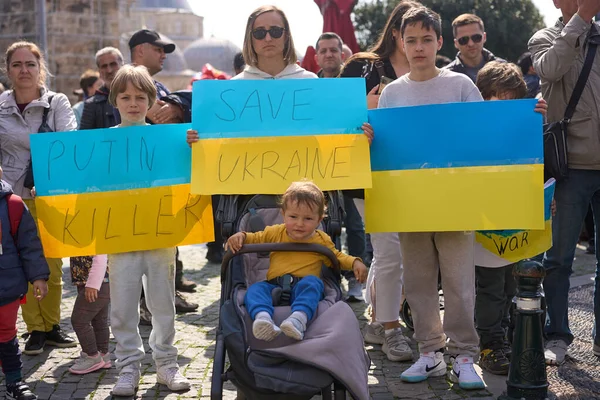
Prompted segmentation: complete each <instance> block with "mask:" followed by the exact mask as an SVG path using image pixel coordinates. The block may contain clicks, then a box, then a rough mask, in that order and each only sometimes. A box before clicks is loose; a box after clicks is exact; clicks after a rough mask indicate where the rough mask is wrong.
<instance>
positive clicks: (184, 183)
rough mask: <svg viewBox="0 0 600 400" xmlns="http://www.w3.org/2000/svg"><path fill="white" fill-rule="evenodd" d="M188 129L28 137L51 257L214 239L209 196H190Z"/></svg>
mask: <svg viewBox="0 0 600 400" xmlns="http://www.w3.org/2000/svg"><path fill="white" fill-rule="evenodd" d="M187 127H189V126H186V125H183V124H182V125H159V126H139V127H128V128H119V129H101V130H93V131H73V132H51V133H36V134H32V135H30V141H31V149H32V159H33V168H34V177H35V182H36V191H37V193H38V196H37V197H36V209H37V218H38V226H39V233H40V238H41V240H42V244H43V247H44V254H45V255H46V256H47V257H53V258H58V257H71V256H81V255H94V254H105V253H108V254H111V253H120V252H128V251H141V250H151V249H157V248H165V247H175V246H178V245H185V244H193V243H203V242H209V241H212V240H214V230H213V214H212V205H211V199H210V197H209V196H198V195H192V194H190V185H189V182H190V158H191V156H190V149H189V147H188V145H187V144H186V142H185V131H186V128H187Z"/></svg>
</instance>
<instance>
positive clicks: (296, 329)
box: [279, 315, 306, 340]
mask: <svg viewBox="0 0 600 400" xmlns="http://www.w3.org/2000/svg"><path fill="white" fill-rule="evenodd" d="M279 328H281V331H282V332H283V334H284V335H285V336H287V337H289V338H292V339H295V340H302V339H304V331H306V326H305V325H304V324H302V321H300V320H298V319H296V318H294V317H293V316H291V315H290V316H289V317H287V318H286V319H285V320H284V321H283V322H282V323H281V325H279Z"/></svg>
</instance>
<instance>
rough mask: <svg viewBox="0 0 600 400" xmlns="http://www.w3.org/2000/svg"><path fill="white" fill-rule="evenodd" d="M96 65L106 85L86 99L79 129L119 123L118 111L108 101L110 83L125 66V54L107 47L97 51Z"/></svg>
mask: <svg viewBox="0 0 600 400" xmlns="http://www.w3.org/2000/svg"><path fill="white" fill-rule="evenodd" d="M96 65H97V66H98V71H99V72H100V78H101V79H102V80H103V81H104V85H103V86H102V87H101V88H100V89H98V90H97V91H96V94H94V95H93V96H92V97H90V98H89V99H87V100H86V101H85V104H84V105H83V114H82V116H81V123H80V125H79V129H81V130H84V129H101V128H111V127H113V126H115V125H117V124H118V123H119V120H120V117H119V116H118V111H117V109H115V108H114V107H113V106H111V105H110V104H109V103H108V94H109V91H110V85H111V83H112V81H113V79H114V78H115V75H116V74H117V71H118V70H119V69H120V68H121V67H122V66H123V54H121V52H120V51H119V49H116V48H114V47H105V48H103V49H101V50H99V51H98V52H97V53H96Z"/></svg>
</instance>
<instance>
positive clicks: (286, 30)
mask: <svg viewBox="0 0 600 400" xmlns="http://www.w3.org/2000/svg"><path fill="white" fill-rule="evenodd" d="M242 53H243V55H244V60H245V61H246V65H247V66H246V68H245V69H244V71H243V72H242V73H241V74H239V75H237V76H236V77H234V78H233V79H298V78H299V79H302V78H317V76H316V75H315V74H313V73H312V72H309V71H307V70H305V69H304V68H302V67H300V66H298V65H297V64H296V61H297V57H296V49H295V48H294V40H293V39H292V34H291V32H290V24H289V23H288V20H287V18H286V16H285V14H284V12H283V11H282V10H280V9H279V8H277V7H275V6H261V7H259V8H257V9H256V10H254V11H253V12H252V14H250V17H249V18H248V24H247V25H246V34H245V36H244V48H243V50H242Z"/></svg>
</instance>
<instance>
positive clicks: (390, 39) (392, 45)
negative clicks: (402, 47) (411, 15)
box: [344, 0, 423, 65]
mask: <svg viewBox="0 0 600 400" xmlns="http://www.w3.org/2000/svg"><path fill="white" fill-rule="evenodd" d="M413 7H423V5H422V4H421V3H419V2H418V1H411V0H406V1H404V0H403V1H401V2H400V3H398V5H397V6H396V7H395V8H394V10H393V11H392V13H391V14H390V17H389V18H388V20H387V22H386V23H385V26H384V28H383V31H382V32H381V34H380V35H379V38H378V39H377V42H375V44H374V45H373V46H371V47H370V48H369V50H367V51H363V52H360V53H356V54H354V55H352V57H350V58H348V59H347V60H346V62H345V63H344V65H348V64H349V63H350V62H352V61H354V60H370V61H375V60H383V59H387V58H390V56H391V55H392V54H393V53H394V51H396V40H394V36H393V33H392V30H394V29H395V30H397V31H398V32H400V26H401V24H402V17H404V14H405V13H406V12H407V11H408V10H410V9H411V8H413ZM397 40H399V38H398V39H397Z"/></svg>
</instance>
